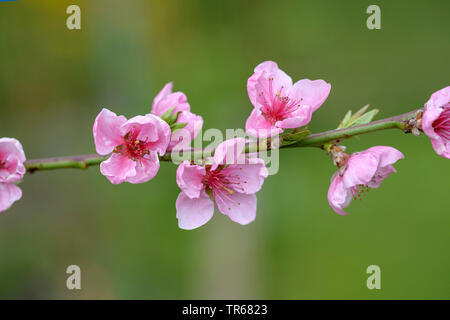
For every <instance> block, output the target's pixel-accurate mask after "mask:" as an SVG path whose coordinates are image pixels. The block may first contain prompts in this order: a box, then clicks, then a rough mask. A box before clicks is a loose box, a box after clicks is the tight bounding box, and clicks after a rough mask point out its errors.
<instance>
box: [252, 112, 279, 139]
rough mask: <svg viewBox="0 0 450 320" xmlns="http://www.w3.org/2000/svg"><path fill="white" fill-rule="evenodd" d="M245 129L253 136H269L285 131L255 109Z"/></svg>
mask: <svg viewBox="0 0 450 320" xmlns="http://www.w3.org/2000/svg"><path fill="white" fill-rule="evenodd" d="M245 131H246V132H247V133H248V134H249V135H251V136H253V137H258V138H268V137H273V136H276V135H278V134H280V133H281V132H283V129H282V128H277V127H275V126H272V124H271V123H270V122H269V121H267V120H266V118H264V116H263V115H262V113H261V111H259V110H258V109H253V111H252V113H251V114H250V117H248V119H247V122H246V123H245Z"/></svg>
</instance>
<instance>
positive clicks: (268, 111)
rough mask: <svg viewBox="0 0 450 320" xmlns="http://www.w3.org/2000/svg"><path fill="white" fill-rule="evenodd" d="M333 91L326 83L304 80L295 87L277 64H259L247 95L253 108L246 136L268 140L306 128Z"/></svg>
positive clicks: (248, 120) (251, 79)
mask: <svg viewBox="0 0 450 320" xmlns="http://www.w3.org/2000/svg"><path fill="white" fill-rule="evenodd" d="M330 90H331V85H330V84H329V83H327V82H325V81H323V80H313V81H312V80H309V79H303V80H299V81H297V82H296V83H295V84H292V79H291V77H289V76H288V75H287V74H286V73H284V71H282V70H281V69H278V65H277V64H276V63H275V62H272V61H265V62H263V63H261V64H259V65H258V66H257V67H256V68H255V73H254V74H253V75H252V76H251V77H250V78H249V79H248V81H247V91H248V96H249V98H250V101H251V102H252V104H253V106H254V109H253V111H252V113H251V114H250V117H249V118H248V119H247V123H246V130H247V133H248V134H250V135H252V136H257V137H261V138H265V137H269V136H273V135H277V134H280V133H281V132H283V130H284V129H288V128H298V127H301V126H305V125H307V124H308V123H309V122H310V121H311V116H312V113H313V112H314V111H315V110H317V109H318V108H319V107H320V106H321V105H322V104H323V103H324V102H325V100H326V98H327V97H328V94H329V93H330Z"/></svg>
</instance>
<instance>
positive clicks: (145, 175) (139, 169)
mask: <svg viewBox="0 0 450 320" xmlns="http://www.w3.org/2000/svg"><path fill="white" fill-rule="evenodd" d="M135 170H136V174H135V175H134V176H130V177H127V178H126V179H125V181H126V182H129V183H133V184H137V183H144V182H147V181H150V180H151V179H153V178H154V177H155V176H156V174H157V173H158V170H159V158H158V155H157V154H156V153H155V152H152V153H150V154H149V155H146V156H145V157H143V158H142V159H140V160H139V161H138V162H136V163H135Z"/></svg>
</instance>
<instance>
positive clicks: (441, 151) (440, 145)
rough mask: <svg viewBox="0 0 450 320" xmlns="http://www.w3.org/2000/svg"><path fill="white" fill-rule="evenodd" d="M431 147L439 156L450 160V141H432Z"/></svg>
mask: <svg viewBox="0 0 450 320" xmlns="http://www.w3.org/2000/svg"><path fill="white" fill-rule="evenodd" d="M431 145H432V146H433V148H434V150H435V151H436V153H437V154H438V155H440V156H441V157H444V158H447V159H450V141H449V140H447V141H445V140H444V139H442V138H440V139H431Z"/></svg>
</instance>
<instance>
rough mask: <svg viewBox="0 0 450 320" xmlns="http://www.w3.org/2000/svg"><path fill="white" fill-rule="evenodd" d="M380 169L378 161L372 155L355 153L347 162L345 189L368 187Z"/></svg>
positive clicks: (344, 179) (343, 178)
mask: <svg viewBox="0 0 450 320" xmlns="http://www.w3.org/2000/svg"><path fill="white" fill-rule="evenodd" d="M377 169H378V159H377V157H376V156H374V155H373V154H371V153H365V152H359V153H354V154H353V155H352V156H351V157H350V158H349V159H348V162H347V165H346V169H345V172H344V175H343V177H342V180H343V183H344V186H345V188H351V187H354V186H357V185H360V184H362V185H367V184H368V183H369V182H370V180H372V177H373V176H374V175H375V173H376V171H377Z"/></svg>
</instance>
